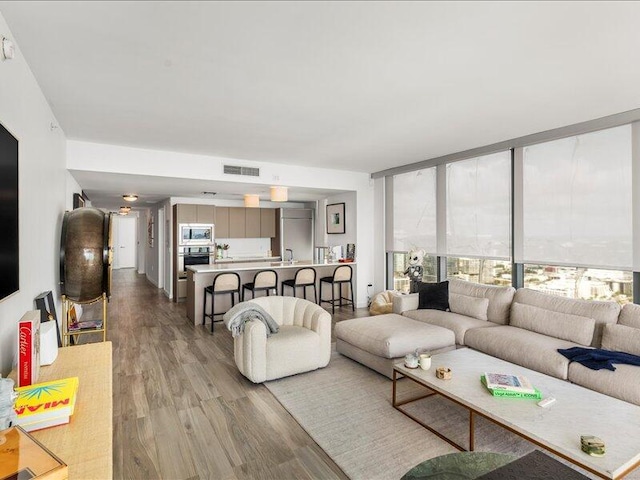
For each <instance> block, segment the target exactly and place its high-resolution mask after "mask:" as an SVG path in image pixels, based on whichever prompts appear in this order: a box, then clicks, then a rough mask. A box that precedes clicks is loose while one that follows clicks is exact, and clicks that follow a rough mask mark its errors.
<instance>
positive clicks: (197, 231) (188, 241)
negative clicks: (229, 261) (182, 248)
mask: <svg viewBox="0 0 640 480" xmlns="http://www.w3.org/2000/svg"><path fill="white" fill-rule="evenodd" d="M178 234H179V236H178V244H179V245H213V239H214V235H213V225H211V224H205V223H181V224H180V225H179V231H178Z"/></svg>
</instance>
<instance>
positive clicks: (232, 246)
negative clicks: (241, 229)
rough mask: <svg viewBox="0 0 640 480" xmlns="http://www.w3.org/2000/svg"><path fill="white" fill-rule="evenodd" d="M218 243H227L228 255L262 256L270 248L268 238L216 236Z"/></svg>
mask: <svg viewBox="0 0 640 480" xmlns="http://www.w3.org/2000/svg"><path fill="white" fill-rule="evenodd" d="M216 243H217V244H218V245H220V244H224V243H228V244H229V250H228V251H227V255H228V256H229V257H233V258H237V257H252V256H258V257H264V256H266V255H267V251H268V250H271V239H270V238H216Z"/></svg>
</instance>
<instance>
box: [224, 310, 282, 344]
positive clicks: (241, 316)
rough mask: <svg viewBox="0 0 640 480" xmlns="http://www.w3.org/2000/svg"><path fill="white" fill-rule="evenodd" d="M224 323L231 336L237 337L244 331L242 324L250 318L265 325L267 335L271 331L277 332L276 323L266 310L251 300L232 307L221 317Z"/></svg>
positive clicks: (268, 335)
mask: <svg viewBox="0 0 640 480" xmlns="http://www.w3.org/2000/svg"><path fill="white" fill-rule="evenodd" d="M222 319H223V320H224V324H225V325H226V326H227V328H228V329H229V330H230V331H231V335H232V336H233V337H238V336H240V335H242V332H244V324H245V323H247V322H250V321H251V320H258V321H260V322H262V323H264V326H265V327H267V337H270V336H271V334H272V333H278V324H277V323H276V321H275V320H274V319H273V317H272V316H271V315H269V314H268V313H267V311H266V310H265V309H264V308H262V307H261V306H260V305H258V304H256V303H253V302H242V303H239V304H237V305H236V306H235V307H232V308H231V309H229V310H228V311H227V313H225V314H224V317H222Z"/></svg>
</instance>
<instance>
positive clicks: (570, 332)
mask: <svg viewBox="0 0 640 480" xmlns="http://www.w3.org/2000/svg"><path fill="white" fill-rule="evenodd" d="M509 325H511V326H512V327H518V328H523V329H525V330H530V331H532V332H536V333H541V334H542V335H548V336H550V337H555V338H560V339H562V340H567V341H569V342H574V343H578V344H580V345H585V346H589V345H591V341H592V339H593V331H594V329H595V326H596V321H595V320H594V319H593V318H589V317H583V316H580V315H571V314H569V313H560V312H556V311H553V310H547V309H545V308H539V307H535V306H533V305H527V304H525V303H518V302H513V304H512V305H511V321H510V322H509Z"/></svg>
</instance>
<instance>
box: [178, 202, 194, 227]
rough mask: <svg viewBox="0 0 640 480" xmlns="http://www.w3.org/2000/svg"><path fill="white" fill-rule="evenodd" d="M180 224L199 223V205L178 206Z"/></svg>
mask: <svg viewBox="0 0 640 480" xmlns="http://www.w3.org/2000/svg"><path fill="white" fill-rule="evenodd" d="M176 212H177V215H176V218H177V219H178V223H198V206H197V205H183V204H178V205H176Z"/></svg>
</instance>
